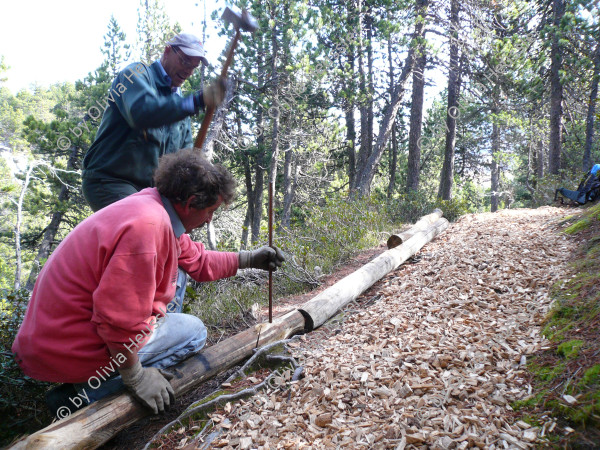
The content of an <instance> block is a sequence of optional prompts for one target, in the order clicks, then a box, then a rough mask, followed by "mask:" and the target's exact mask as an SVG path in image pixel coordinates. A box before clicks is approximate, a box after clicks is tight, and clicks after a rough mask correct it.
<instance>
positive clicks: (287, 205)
mask: <svg viewBox="0 0 600 450" xmlns="http://www.w3.org/2000/svg"><path fill="white" fill-rule="evenodd" d="M293 154H294V149H293V147H292V146H291V145H290V146H289V148H288V149H287V150H286V152H285V162H284V165H283V211H282V213H281V227H282V228H289V227H290V222H291V216H292V203H293V201H294V194H295V190H296V183H297V182H298V172H299V170H300V166H298V165H297V164H294V162H293V159H294V158H293Z"/></svg>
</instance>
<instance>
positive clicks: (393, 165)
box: [387, 124, 398, 198]
mask: <svg viewBox="0 0 600 450" xmlns="http://www.w3.org/2000/svg"><path fill="white" fill-rule="evenodd" d="M391 144H392V145H390V153H391V154H390V182H389V183H388V189H387V197H388V198H392V196H393V195H394V190H396V169H397V166H398V137H397V133H396V126H395V124H394V126H393V127H392V142H391Z"/></svg>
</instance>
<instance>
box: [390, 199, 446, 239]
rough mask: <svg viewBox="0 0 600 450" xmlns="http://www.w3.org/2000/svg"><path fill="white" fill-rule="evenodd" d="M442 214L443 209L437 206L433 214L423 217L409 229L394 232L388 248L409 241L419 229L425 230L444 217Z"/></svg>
mask: <svg viewBox="0 0 600 450" xmlns="http://www.w3.org/2000/svg"><path fill="white" fill-rule="evenodd" d="M442 215H443V213H442V210H441V209H439V208H436V209H434V210H433V212H432V213H431V214H427V215H426V216H423V217H421V218H420V219H419V221H418V222H417V223H415V224H414V225H413V226H412V227H410V229H409V230H407V231H404V232H402V233H398V234H392V235H391V236H390V237H389V238H388V240H387V246H388V248H394V247H398V246H399V245H401V244H402V243H404V242H406V241H408V240H409V239H410V238H411V237H413V236H414V235H415V234H416V233H417V232H418V231H422V230H425V229H426V228H427V227H428V226H430V225H431V224H433V223H435V221H436V220H438V219H439V218H440V217H442Z"/></svg>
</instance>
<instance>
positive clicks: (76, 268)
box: [12, 149, 284, 413]
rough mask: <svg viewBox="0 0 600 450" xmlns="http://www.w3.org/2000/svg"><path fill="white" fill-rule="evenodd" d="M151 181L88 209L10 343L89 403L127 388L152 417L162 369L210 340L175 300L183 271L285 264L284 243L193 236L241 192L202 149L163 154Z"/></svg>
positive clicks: (164, 401)
mask: <svg viewBox="0 0 600 450" xmlns="http://www.w3.org/2000/svg"><path fill="white" fill-rule="evenodd" d="M154 181H155V186H156V187H154V188H147V189H144V190H142V191H140V192H138V193H137V194H134V195H131V196H129V197H126V198H124V199H123V200H120V201H118V202H116V203H113V204H112V205H110V206H107V207H106V208H104V209H102V210H100V211H98V212H97V213H95V214H93V215H91V216H90V217H88V218H87V219H86V220H84V221H83V222H82V223H80V224H79V225H78V226H77V227H75V229H74V230H73V231H71V233H69V235H68V236H67V237H66V238H65V239H64V240H63V241H62V242H61V243H60V245H59V246H58V247H57V248H56V250H55V251H54V252H53V253H52V255H51V257H50V258H49V259H48V261H47V262H46V264H45V265H44V268H43V269H42V271H41V273H40V275H39V276H38V279H37V282H36V284H35V287H34V290H33V293H32V296H31V300H30V303H29V306H28V309H27V313H26V315H25V319H24V320H23V323H22V325H21V328H20V330H19V333H18V334H17V337H16V339H15V342H14V343H13V346H12V350H13V352H14V353H15V357H16V359H17V361H18V363H19V365H20V366H21V368H22V369H23V371H24V372H25V374H27V375H28V376H30V377H32V378H35V379H38V380H43V381H51V382H59V383H69V385H65V386H69V388H70V389H71V390H70V391H69V392H76V393H77V394H74V395H76V396H77V395H79V396H80V397H81V398H85V399H86V400H87V402H86V403H90V402H92V401H95V400H98V399H99V398H102V397H104V396H106V395H108V394H110V393H112V392H114V391H116V390H118V389H120V388H121V387H122V386H123V384H124V385H125V386H126V387H127V388H128V389H129V390H130V391H131V392H132V394H133V395H134V396H135V397H136V398H137V399H138V400H139V401H140V402H142V403H143V404H144V405H146V406H147V407H149V408H150V409H152V410H153V411H154V413H157V412H158V411H163V410H164V408H165V406H169V405H170V403H171V402H172V401H173V399H174V392H173V388H172V387H171V385H170V383H169V380H168V379H167V378H169V379H170V377H169V375H168V374H166V373H163V372H161V371H160V369H163V368H165V367H169V366H171V365H173V364H176V363H177V362H179V361H181V360H183V359H185V358H187V357H189V356H191V355H192V354H194V353H197V352H198V351H200V349H201V348H202V347H203V346H204V343H205V341H206V335H207V332H206V327H205V326H204V324H203V323H202V321H201V320H200V319H198V318H197V317H195V316H192V315H188V314H182V313H181V306H182V305H180V304H177V303H176V301H173V300H172V299H173V297H174V295H175V289H176V284H177V267H178V266H180V267H182V268H183V269H184V270H185V271H186V272H187V273H188V274H189V275H190V276H191V277H192V278H194V279H195V280H197V281H212V280H218V279H221V278H225V277H230V276H232V275H235V274H236V272H237V270H238V269H243V268H257V269H263V270H269V269H272V270H275V269H276V268H277V267H279V266H281V264H282V262H283V261H284V258H283V255H282V254H281V252H280V250H279V249H277V248H270V247H262V248H260V249H258V250H255V251H253V252H239V253H234V252H217V251H208V250H205V249H204V246H203V245H202V244H201V243H198V242H193V241H192V240H191V239H190V237H189V236H188V235H187V234H186V233H189V232H190V231H192V230H193V229H195V228H199V227H201V226H203V225H204V224H206V223H208V222H210V221H211V219H212V216H213V213H214V212H215V211H216V210H217V209H218V208H219V207H220V206H221V205H222V204H225V205H227V204H229V203H230V202H231V201H232V200H233V197H234V192H235V182H234V180H233V177H232V176H231V174H230V173H229V172H227V171H226V170H225V169H224V168H223V167H221V166H217V165H212V164H211V163H209V162H208V161H206V160H205V159H204V158H202V156H201V155H200V152H198V151H194V150H192V149H190V150H182V151H179V152H177V153H172V154H168V155H165V156H163V157H162V158H161V160H160V163H159V166H158V168H157V170H156V173H155V176H154ZM119 375H120V376H119ZM166 377H167V378H166ZM69 398H71V397H69ZM78 401H80V400H78ZM72 403H75V402H73V401H72ZM76 406H78V405H76Z"/></svg>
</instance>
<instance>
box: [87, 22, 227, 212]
mask: <svg viewBox="0 0 600 450" xmlns="http://www.w3.org/2000/svg"><path fill="white" fill-rule="evenodd" d="M205 55H206V52H205V51H204V47H203V46H202V43H201V42H200V40H199V39H198V38H197V37H196V36H194V35H192V34H187V33H182V34H178V35H177V36H175V37H174V38H173V39H171V40H170V41H169V42H168V43H167V46H166V47H165V50H164V53H163V55H162V57H161V59H160V61H155V62H154V63H152V65H150V66H146V65H145V64H143V63H134V64H131V65H129V66H128V67H126V68H125V69H124V70H123V71H122V72H120V73H119V74H118V75H117V77H116V78H115V80H114V81H113V83H112V87H111V90H110V92H109V94H108V97H107V100H106V103H107V104H108V107H107V108H106V109H105V112H104V116H103V117H102V122H101V123H100V127H99V128H98V132H97V134H96V139H95V141H94V143H93V144H92V145H91V147H90V148H89V150H88V151H87V153H86V155H85V158H84V160H83V173H82V175H83V183H82V188H83V194H84V196H85V198H86V200H87V202H88V203H89V205H90V207H91V208H92V209H93V210H94V211H98V210H99V209H101V208H104V207H105V206H107V205H109V204H111V203H113V202H115V201H117V200H120V199H122V198H125V197H127V196H128V195H131V194H134V193H136V192H138V191H140V190H142V189H144V188H147V187H151V186H152V185H153V184H152V174H153V172H154V170H155V169H156V166H157V164H158V159H159V158H160V157H161V156H162V155H165V154H168V153H174V152H176V151H178V150H180V149H182V148H190V147H192V131H191V122H190V116H192V115H195V114H198V112H199V111H200V110H201V109H204V108H205V107H209V106H212V107H217V106H218V105H220V104H221V102H222V101H223V97H224V95H225V86H224V82H222V81H219V82H216V83H213V84H212V85H210V86H208V87H207V88H206V89H204V91H197V92H195V93H194V94H191V95H189V96H187V97H182V96H181V89H180V88H181V85H182V84H183V82H184V81H185V80H187V79H188V78H189V77H190V76H191V75H192V74H193V73H194V71H195V70H196V69H197V68H198V67H199V65H200V64H204V65H205V66H206V65H208V61H207V60H206V57H205Z"/></svg>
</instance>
